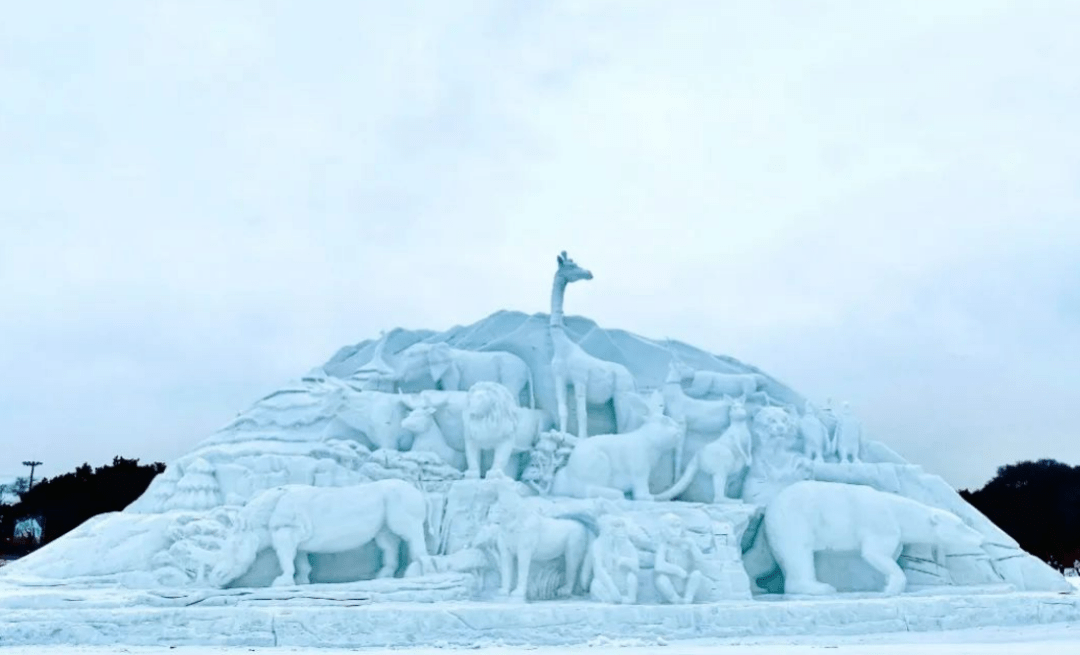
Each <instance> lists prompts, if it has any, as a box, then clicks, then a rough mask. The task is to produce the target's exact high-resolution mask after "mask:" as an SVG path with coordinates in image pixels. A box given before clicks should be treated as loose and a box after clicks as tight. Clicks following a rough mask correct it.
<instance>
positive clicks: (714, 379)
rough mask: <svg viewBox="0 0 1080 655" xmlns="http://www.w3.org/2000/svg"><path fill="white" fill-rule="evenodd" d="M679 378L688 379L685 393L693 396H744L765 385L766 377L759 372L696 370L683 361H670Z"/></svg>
mask: <svg viewBox="0 0 1080 655" xmlns="http://www.w3.org/2000/svg"><path fill="white" fill-rule="evenodd" d="M672 366H673V367H674V369H675V372H676V374H677V375H678V376H679V379H680V380H683V381H689V383H690V384H689V387H688V389H687V393H688V394H690V395H691V396H694V397H695V398H705V397H708V396H746V397H750V396H751V395H752V394H754V392H756V391H758V390H759V389H761V388H763V387H764V386H765V382H766V378H765V376H764V375H761V374H760V373H717V372H716V371H698V370H695V369H693V368H691V367H689V366H687V365H686V364H685V363H683V362H680V361H678V360H675V361H673V362H672Z"/></svg>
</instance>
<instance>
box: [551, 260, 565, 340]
mask: <svg viewBox="0 0 1080 655" xmlns="http://www.w3.org/2000/svg"><path fill="white" fill-rule="evenodd" d="M565 296H566V278H564V277H563V276H561V275H559V274H558V273H555V281H554V282H553V283H552V285H551V327H562V325H563V298H564V297H565Z"/></svg>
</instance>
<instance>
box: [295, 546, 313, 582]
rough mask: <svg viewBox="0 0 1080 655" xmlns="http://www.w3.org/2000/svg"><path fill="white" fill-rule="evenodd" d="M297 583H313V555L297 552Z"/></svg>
mask: <svg viewBox="0 0 1080 655" xmlns="http://www.w3.org/2000/svg"><path fill="white" fill-rule="evenodd" d="M296 583H297V584H311V557H310V556H309V555H308V554H307V553H297V554H296Z"/></svg>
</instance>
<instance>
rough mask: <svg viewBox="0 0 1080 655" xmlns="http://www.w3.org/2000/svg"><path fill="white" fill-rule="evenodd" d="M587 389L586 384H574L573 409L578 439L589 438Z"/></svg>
mask: <svg viewBox="0 0 1080 655" xmlns="http://www.w3.org/2000/svg"><path fill="white" fill-rule="evenodd" d="M587 394H588V387H587V383H586V382H575V383H574V399H575V400H577V407H576V408H575V409H576V411H577V414H576V415H575V417H574V418H575V419H576V420H577V431H578V438H580V439H585V438H587V437H588V436H589V409H588V395H587Z"/></svg>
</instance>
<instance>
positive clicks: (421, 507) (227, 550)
mask: <svg viewBox="0 0 1080 655" xmlns="http://www.w3.org/2000/svg"><path fill="white" fill-rule="evenodd" d="M426 516H427V501H426V500H425V498H424V494H423V492H421V491H420V490H419V489H417V488H416V487H413V486H412V485H411V484H409V483H408V482H404V481H402V480H394V479H389V480H379V481H377V482H369V483H367V484H359V485H355V486H352V487H310V486H307V485H286V486H283V487H276V488H274V489H268V490H266V491H264V492H263V493H261V494H259V495H258V496H256V497H255V498H254V499H253V500H252V501H251V502H250V503H248V504H247V506H246V507H245V508H244V510H243V514H242V515H241V526H240V532H239V533H238V534H235V535H233V536H232V537H231V538H230V539H228V540H226V542H225V544H224V546H223V548H222V560H221V562H220V563H219V564H218V566H216V567H215V568H214V569H213V571H212V572H211V574H210V581H211V582H212V583H214V584H216V585H218V586H222V587H223V586H225V585H226V584H228V583H229V582H231V581H232V580H235V579H236V578H238V577H239V576H241V575H242V574H243V573H244V572H245V571H247V570H248V568H249V567H250V566H251V564H252V563H253V562H254V561H255V557H256V555H258V554H259V551H261V550H263V549H264V548H270V547H272V548H273V549H274V552H275V554H276V555H277V559H278V564H279V566H280V567H281V571H282V573H281V575H280V576H279V577H278V578H277V579H275V580H274V583H273V584H274V586H275V587H276V586H283V585H292V584H308V583H309V581H310V580H309V576H310V574H311V564H310V562H309V561H308V557H307V555H308V553H341V552H345V551H349V550H353V549H354V548H359V547H360V546H363V545H364V544H366V543H368V542H369V541H372V540H375V543H376V544H377V545H378V546H379V550H381V551H382V568H381V569H380V570H379V573H378V576H377V577H380V578H389V577H393V575H394V572H395V571H396V570H397V568H398V545H399V544H400V542H402V541H404V542H405V543H406V545H407V546H408V549H409V562H410V563H411V562H413V561H415V560H417V559H419V558H420V557H425V556H427V554H428V552H427V544H426V541H425V538H426V537H425V534H424V520H425V517H426Z"/></svg>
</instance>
